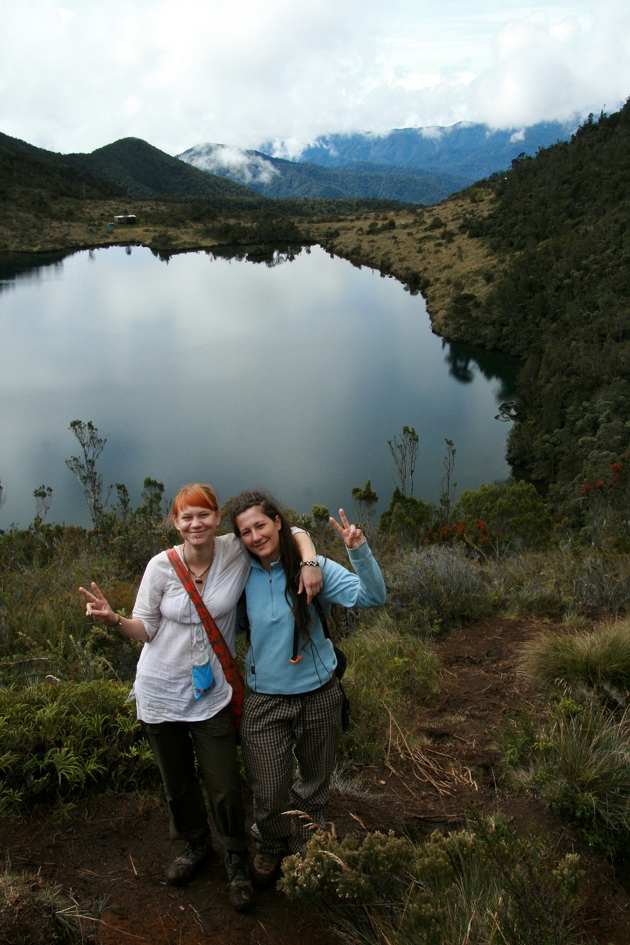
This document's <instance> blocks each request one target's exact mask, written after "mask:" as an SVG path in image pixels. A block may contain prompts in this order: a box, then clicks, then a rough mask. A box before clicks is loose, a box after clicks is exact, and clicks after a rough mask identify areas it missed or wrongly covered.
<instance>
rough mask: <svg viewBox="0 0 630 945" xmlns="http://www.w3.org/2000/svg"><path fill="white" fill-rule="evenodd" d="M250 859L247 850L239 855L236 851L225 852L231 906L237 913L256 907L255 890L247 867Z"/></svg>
mask: <svg viewBox="0 0 630 945" xmlns="http://www.w3.org/2000/svg"><path fill="white" fill-rule="evenodd" d="M248 858H249V854H248V852H247V850H243V852H242V853H237V852H236V851H235V850H226V852H225V868H226V870H227V875H228V893H229V895H230V905H231V906H232V907H233V908H234V909H236V911H237V912H247V910H248V909H251V907H252V906H253V905H254V889H253V886H252V881H251V878H250V875H249V869H248V867H247V860H248Z"/></svg>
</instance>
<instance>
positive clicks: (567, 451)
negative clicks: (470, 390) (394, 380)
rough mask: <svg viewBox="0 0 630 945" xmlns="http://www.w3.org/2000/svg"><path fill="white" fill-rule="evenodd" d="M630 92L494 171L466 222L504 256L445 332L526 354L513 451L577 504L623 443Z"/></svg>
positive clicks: (628, 328)
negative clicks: (561, 138)
mask: <svg viewBox="0 0 630 945" xmlns="http://www.w3.org/2000/svg"><path fill="white" fill-rule="evenodd" d="M629 167H630V101H629V102H627V103H626V105H625V106H624V107H623V108H622V109H621V111H619V112H617V113H615V114H613V115H610V116H604V115H602V116H600V118H599V120H593V118H592V116H591V117H590V118H589V120H588V121H587V122H586V123H585V124H584V125H583V126H582V127H581V128H579V129H578V131H577V132H576V133H575V135H574V136H573V137H572V139H571V141H570V142H566V143H561V144H557V145H555V146H553V147H551V148H549V149H548V150H545V151H541V152H540V153H539V154H538V155H537V156H536V157H535V158H523V159H520V160H517V161H515V162H514V163H513V166H512V169H511V170H510V171H509V173H507V174H501V175H497V177H496V179H495V180H494V181H492V186H493V190H494V195H495V205H494V208H493V210H492V211H491V213H490V214H489V216H487V217H486V218H485V219H481V218H480V217H478V216H476V215H475V212H474V205H473V206H471V212H470V213H469V215H468V216H467V218H466V219H465V220H464V222H463V224H462V228H463V229H464V230H465V231H467V232H468V236H469V237H470V238H472V239H481V240H482V241H483V242H485V243H486V244H488V245H489V248H490V250H491V251H492V253H493V254H494V255H495V256H498V257H499V258H500V259H502V261H503V265H502V266H501V269H500V275H499V277H498V278H497V279H496V281H495V282H494V284H493V285H492V287H491V291H490V292H489V293H488V294H487V296H486V298H485V299H483V300H480V299H479V298H478V297H477V296H476V295H475V294H474V293H471V292H466V291H465V290H463V291H461V292H460V293H459V294H458V295H456V296H454V298H453V299H452V301H451V304H450V307H449V311H448V313H447V315H446V318H445V319H444V322H443V325H442V328H443V331H444V333H445V334H446V335H447V336H448V337H450V338H453V339H465V340H468V341H472V342H474V343H476V344H480V345H483V346H484V347H488V348H496V349H499V350H501V351H506V352H509V353H510V354H515V355H518V356H519V357H521V358H523V359H525V365H524V369H523V371H522V374H521V380H520V384H519V388H518V394H517V399H516V402H515V404H514V405H513V406H512V407H511V410H512V413H513V415H514V416H515V417H516V423H515V425H514V428H513V431H512V434H511V439H510V448H509V458H510V460H511V462H512V463H514V464H516V465H517V466H519V467H521V468H523V469H524V470H525V471H526V472H527V474H528V475H529V476H531V477H532V478H533V479H534V480H536V481H539V482H541V483H546V484H549V485H550V486H551V499H552V501H553V502H554V503H555V504H556V507H557V508H558V509H559V510H560V511H571V510H572V509H573V510H575V507H576V502H577V497H578V492H579V489H580V487H581V486H583V485H584V484H585V483H592V482H594V481H597V480H600V481H601V482H603V483H604V485H605V482H606V474H607V473H608V472H609V467H610V465H611V463H614V462H615V461H617V460H618V459H619V458H620V457H622V456H623V455H624V454H625V453H626V452H627V450H628V448H629V446H630V306H629V301H630V300H629V295H630V229H629V226H628V224H629V220H630V180H629V175H628V168H629Z"/></svg>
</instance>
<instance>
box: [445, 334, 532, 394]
mask: <svg viewBox="0 0 630 945" xmlns="http://www.w3.org/2000/svg"><path fill="white" fill-rule="evenodd" d="M442 347H448V349H449V350H448V352H447V354H446V357H445V358H444V360H445V361H446V363H447V364H448V365H450V367H449V373H450V374H451V376H452V377H454V378H455V379H456V380H458V381H459V382H460V384H470V383H471V382H472V381H473V380H474V379H475V374H476V373H477V371H481V373H482V374H483V376H484V377H485V378H486V380H488V381H497V382H498V384H499V386H498V387H497V391H496V396H497V398H498V399H499V401H503V400H510V399H511V398H512V397H513V396H514V392H515V390H516V379H517V376H518V370H519V366H520V362H519V361H517V360H516V358H506V357H505V356H504V355H502V354H499V352H498V351H486V350H485V349H484V348H477V347H473V345H464V344H461V343H460V342H457V341H446V340H445V339H442ZM475 368H477V371H475Z"/></svg>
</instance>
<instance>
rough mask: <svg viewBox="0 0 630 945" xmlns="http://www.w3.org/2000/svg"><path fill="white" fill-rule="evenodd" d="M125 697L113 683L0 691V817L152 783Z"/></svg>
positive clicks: (148, 757)
mask: <svg viewBox="0 0 630 945" xmlns="http://www.w3.org/2000/svg"><path fill="white" fill-rule="evenodd" d="M127 693H128V686H126V685H123V684H121V683H115V682H89V683H59V684H57V685H52V684H44V685H39V686H32V687H30V688H28V689H22V690H4V691H0V744H1V745H2V754H1V755H0V810H3V809H4V810H9V811H11V810H16V809H19V808H21V807H23V806H32V805H33V804H39V803H41V802H50V801H55V800H59V799H61V800H65V799H66V798H68V797H70V796H72V795H75V794H85V793H87V792H88V791H91V790H94V791H96V790H98V791H103V790H108V789H112V790H116V791H123V790H127V789H130V788H138V787H141V786H146V785H147V784H152V783H154V782H156V781H157V779H156V773H157V769H156V767H155V762H154V760H153V756H152V754H151V751H150V749H149V746H148V744H147V743H146V742H145V741H144V739H143V737H142V729H141V726H140V723H139V722H138V721H137V719H136V718H135V707H134V706H131V705H130V704H127V703H126V701H125V700H126V699H127Z"/></svg>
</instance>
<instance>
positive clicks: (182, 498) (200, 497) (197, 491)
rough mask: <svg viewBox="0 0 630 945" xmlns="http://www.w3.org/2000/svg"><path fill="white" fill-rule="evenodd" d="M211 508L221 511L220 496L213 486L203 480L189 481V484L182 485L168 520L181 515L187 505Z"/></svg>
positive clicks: (213, 510) (170, 520)
mask: <svg viewBox="0 0 630 945" xmlns="http://www.w3.org/2000/svg"><path fill="white" fill-rule="evenodd" d="M189 505H191V506H194V507H197V508H203V509H210V510H211V511H212V512H218V511H219V497H218V496H217V494H216V492H215V491H214V489H213V488H212V486H208V485H206V484H205V483H202V482H189V483H188V485H187V486H182V487H181V489H180V490H179V492H178V493H177V495H176V496H175V498H174V499H173V506H172V508H171V514H170V515H169V517H168V521H169V522H172V521H173V519H174V518H175V517H176V516H177V515H180V513H181V512H182V511H183V509H185V508H187V506H189Z"/></svg>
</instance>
